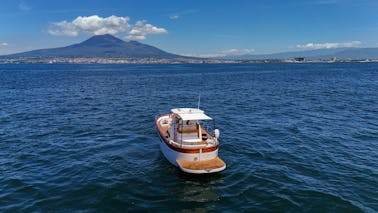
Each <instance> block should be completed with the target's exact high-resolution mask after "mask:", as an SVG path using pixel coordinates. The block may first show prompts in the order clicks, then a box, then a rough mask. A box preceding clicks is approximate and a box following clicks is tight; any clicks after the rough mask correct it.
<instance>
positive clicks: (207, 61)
mask: <svg viewBox="0 0 378 213" xmlns="http://www.w3.org/2000/svg"><path fill="white" fill-rule="evenodd" d="M366 62H378V59H345V60H344V59H339V60H335V59H332V60H321V59H319V60H297V59H262V60H227V59H187V58H175V59H156V58H3V59H0V64H256V63H260V64H261V63H366Z"/></svg>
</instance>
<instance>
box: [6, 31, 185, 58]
mask: <svg viewBox="0 0 378 213" xmlns="http://www.w3.org/2000/svg"><path fill="white" fill-rule="evenodd" d="M3 57H5V58H19V57H38V58H54V57H64V58H185V57H184V56H180V55H175V54H171V53H168V52H165V51H163V50H160V49H158V48H156V47H153V46H150V45H146V44H142V43H140V42H137V41H128V42H126V41H123V40H121V39H119V38H116V37H114V36H112V35H109V34H106V35H97V36H93V37H91V38H89V39H88V40H86V41H83V42H81V43H79V44H74V45H70V46H67V47H60V48H51V49H40V50H33V51H29V52H23V53H16V54H11V55H6V56H3Z"/></svg>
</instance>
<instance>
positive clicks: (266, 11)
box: [0, 0, 378, 56]
mask: <svg viewBox="0 0 378 213" xmlns="http://www.w3.org/2000/svg"><path fill="white" fill-rule="evenodd" d="M0 4H1V7H0V54H9V53H15V52H21V51H27V50H33V49H40V48H49V47H60V46H66V45H70V44H73V43H78V42H81V41H83V40H85V39H87V38H89V37H90V36H92V35H94V34H102V33H111V34H114V35H116V36H117V37H119V38H122V39H125V40H129V39H132V40H139V41H141V42H143V43H147V44H150V45H154V46H156V47H159V48H161V49H163V50H166V51H168V52H172V53H177V54H185V55H194V56H216V55H225V54H228V55H237V54H245V53H251V54H263V53H272V52H282V51H298V50H308V49H319V48H336V47H377V46H378V12H377V11H378V1H377V0H354V1H352V0H312V1H310V0H292V1H278V0H260V1H257V0H233V1H231V0H229V1H225V0H213V1H211V0H207V1H205V0H203V1H194V0H191V1H189V0H178V1H173V0H150V1H147V0H133V1H129V0H122V1H121V0H119V1H117V0H106V1H102V0H98V1H94V0H92V1H89V0H75V1H73V0H65V1H44V0H21V1H18V0H2V1H1V3H0Z"/></svg>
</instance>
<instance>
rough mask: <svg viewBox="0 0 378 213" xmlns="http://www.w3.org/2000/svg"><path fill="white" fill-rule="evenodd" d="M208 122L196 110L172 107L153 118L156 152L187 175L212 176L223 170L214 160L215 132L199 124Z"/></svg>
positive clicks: (220, 162)
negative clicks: (157, 142) (158, 140)
mask: <svg viewBox="0 0 378 213" xmlns="http://www.w3.org/2000/svg"><path fill="white" fill-rule="evenodd" d="M208 120H212V118H211V117H209V116H207V115H206V114H205V113H204V111H202V110H200V109H196V108H176V109H172V110H171V113H170V114H164V115H159V116H157V117H156V119H155V124H156V129H157V132H158V135H159V137H160V149H161V151H162V153H163V154H164V156H165V157H166V158H167V159H168V161H169V162H170V163H172V164H173V165H175V166H177V167H179V168H180V169H181V170H182V171H184V172H187V173H196V174H202V173H213V172H220V171H222V170H224V169H225V168H226V164H225V163H224V161H223V160H222V159H220V158H219V157H218V147H219V140H218V139H219V130H218V129H214V131H211V130H209V129H208V128H207V127H206V126H205V125H204V124H203V123H204V122H205V121H208Z"/></svg>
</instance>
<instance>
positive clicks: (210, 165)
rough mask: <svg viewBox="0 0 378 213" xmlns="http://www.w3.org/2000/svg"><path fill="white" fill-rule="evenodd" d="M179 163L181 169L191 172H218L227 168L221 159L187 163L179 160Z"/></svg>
mask: <svg viewBox="0 0 378 213" xmlns="http://www.w3.org/2000/svg"><path fill="white" fill-rule="evenodd" d="M177 163H178V164H179V165H180V167H181V168H183V169H186V170H191V171H196V170H197V171H201V170H202V171H208V172H210V171H211V170H218V169H221V170H223V169H222V168H225V166H226V164H225V163H224V162H223V160H222V159H220V158H219V157H216V158H214V159H211V160H204V161H187V160H182V159H179V160H177Z"/></svg>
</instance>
